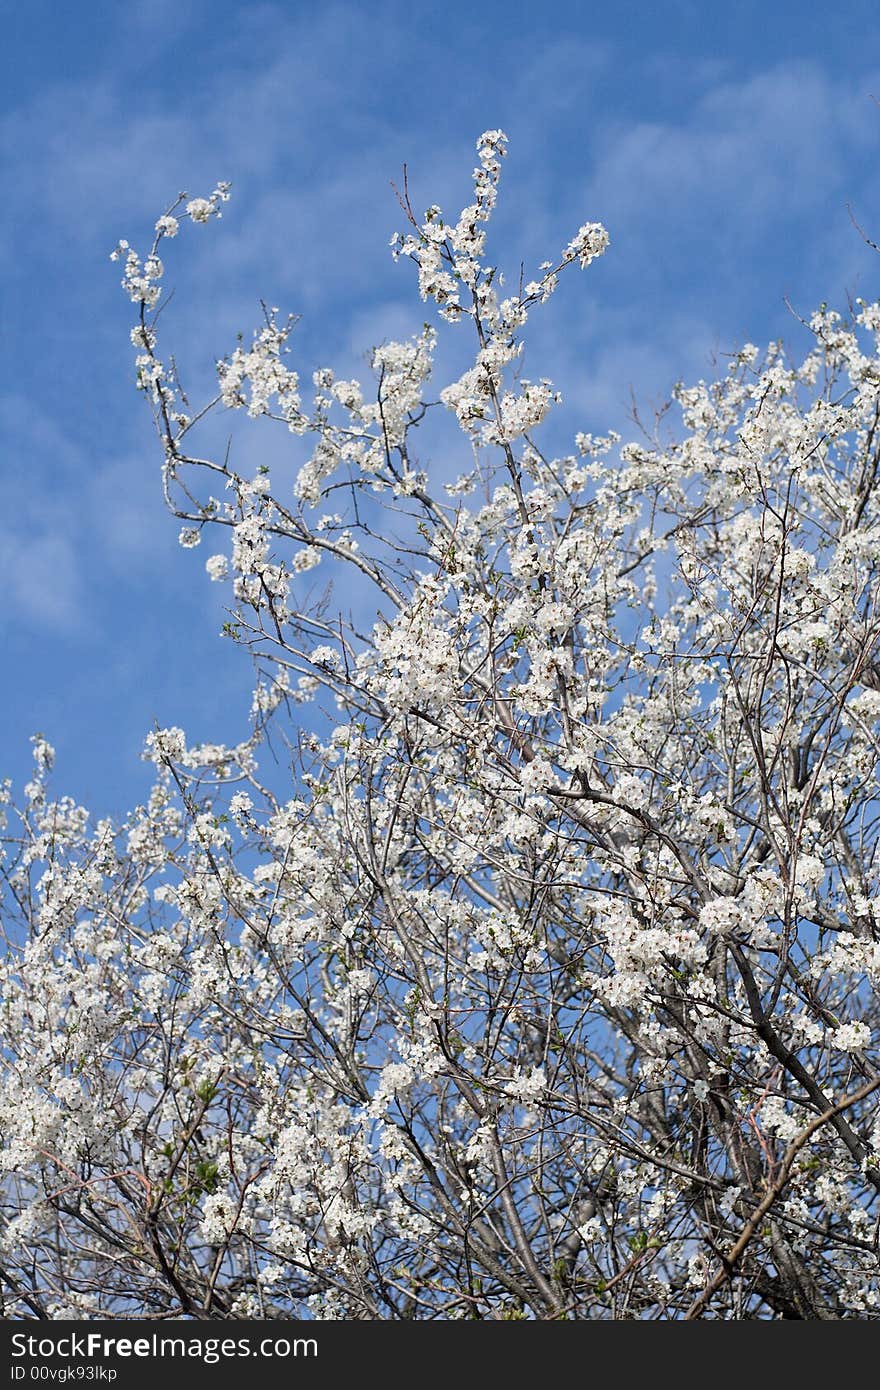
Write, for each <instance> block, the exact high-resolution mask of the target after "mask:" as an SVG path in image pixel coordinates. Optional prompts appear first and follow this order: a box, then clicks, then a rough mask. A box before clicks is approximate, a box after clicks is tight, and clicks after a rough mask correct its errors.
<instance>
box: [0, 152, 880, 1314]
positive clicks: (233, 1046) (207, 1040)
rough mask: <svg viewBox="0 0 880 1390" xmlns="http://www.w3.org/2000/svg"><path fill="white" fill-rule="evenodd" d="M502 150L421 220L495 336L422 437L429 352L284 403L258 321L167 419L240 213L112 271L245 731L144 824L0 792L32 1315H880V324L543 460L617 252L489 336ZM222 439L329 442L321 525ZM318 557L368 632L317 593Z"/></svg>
mask: <svg viewBox="0 0 880 1390" xmlns="http://www.w3.org/2000/svg"><path fill="white" fill-rule="evenodd" d="M504 149H505V138H504V136H503V134H502V133H501V132H500V131H489V132H487V133H486V134H485V135H484V136H483V137H482V138H481V140H480V141H479V144H478V151H479V166H478V168H477V170H476V173H475V192H474V199H473V203H472V204H471V205H470V206H469V207H467V208H465V209H464V211H463V212H462V214H461V216H460V218H459V219H458V220H457V221H454V222H452V221H449V222H448V221H446V220H445V218H444V216H443V214H442V212H441V211H440V209H439V208H437V207H432V208H429V209H428V211H427V213H426V215H425V217H424V218H423V219H421V220H420V219H419V218H418V217H417V216H416V215H415V213H414V212H413V209H412V206H411V204H410V201H409V197H408V194H406V193H404V196H403V197H402V200H401V202H402V209H403V213H404V214H405V217H406V228H405V231H404V233H403V234H402V235H400V236H397V237H395V238H394V241H393V243H392V245H393V251H394V254H395V256H397V257H399V258H400V259H402V260H406V261H411V262H414V263H415V266H416V268H417V271H418V280H419V287H420V290H421V295H422V298H423V299H426V300H431V301H433V302H434V303H435V304H436V306H437V307H438V309H439V314H440V317H441V318H442V319H443V320H445V321H446V322H447V323H449V324H451V325H454V331H455V332H456V333H458V334H461V333H469V334H471V335H473V337H472V341H473V344H474V349H475V356H474V359H473V365H472V366H471V367H470V369H469V370H468V371H466V372H465V374H464V375H463V376H462V377H461V378H460V379H459V380H457V381H455V382H454V383H452V384H451V385H448V386H447V387H446V388H445V389H444V390H441V391H440V392H439V401H437V402H436V403H435V404H434V405H429V403H428V396H427V388H428V381H429V378H430V374H431V368H432V350H433V348H434V343H435V333H434V330H433V329H431V328H429V327H426V328H425V330H424V332H423V333H422V334H421V335H420V336H418V337H417V338H415V339H414V340H413V341H411V342H407V343H396V342H386V343H384V344H382V345H380V346H378V347H376V348H375V349H374V350H373V353H372V357H371V374H370V379H369V384H368V385H364V384H361V383H359V382H357V381H351V380H339V379H338V378H337V377H336V376H335V375H334V373H333V372H332V371H330V370H329V369H321V370H319V371H317V372H315V374H314V377H313V383H314V390H313V393H310V394H311V400H310V402H309V403H308V404H306V403H305V401H304V397H303V392H302V390H301V386H300V381H299V379H298V376H297V374H296V373H295V372H294V371H292V370H291V369H290V367H289V366H288V365H287V353H288V338H289V335H290V332H291V328H292V321H288V322H282V321H281V320H279V318H278V315H277V312H276V311H269V310H266V312H265V317H264V322H263V325H262V327H261V328H260V329H259V331H258V332H257V333H256V335H255V336H254V338H253V341H252V343H251V344H250V345H249V346H245V345H243V344H241V343H240V344H239V346H238V347H237V348H236V349H235V351H234V352H233V353H232V354H231V355H230V356H227V357H226V358H224V359H223V360H222V361H221V362H220V363H219V364H218V374H219V390H218V393H217V395H216V397H215V398H214V399H211V400H210V401H209V402H207V403H206V404H205V405H204V406H203V407H201V408H198V409H196V408H194V407H192V406H191V405H190V404H189V401H188V397H187V396H186V395H185V394H184V391H183V388H182V387H181V385H180V382H179V380H178V376H177V370H176V368H172V366H171V365H170V363H171V362H172V360H173V359H171V358H170V357H169V356H167V355H166V354H165V353H161V354H160V349H159V344H158V340H157V315H158V312H159V310H160V308H161V307H162V306H161V302H160V284H161V277H162V271H163V267H162V264H161V261H160V258H159V251H160V248H161V249H163V250H164V245H163V244H164V243H165V242H167V241H169V240H170V239H171V238H173V237H175V236H176V235H177V233H178V231H179V229H180V226H181V224H182V223H185V222H186V221H187V220H188V221H190V222H194V223H204V222H209V221H211V220H212V219H214V218H216V217H218V216H219V215H220V213H221V210H222V205H223V203H224V202H225V200H226V199H227V197H228V187H227V186H226V185H224V184H220V185H218V187H217V189H216V190H215V191H214V193H213V194H212V195H211V197H209V198H206V199H198V198H197V199H194V200H192V201H189V202H186V201H185V199H182V200H180V201H179V202H178V203H177V204H175V205H174V207H172V208H171V209H170V210H169V211H168V212H167V213H166V214H165V216H163V217H162V218H160V220H159V222H158V223H157V226H156V233H155V240H154V242H153V246H152V249H151V250H150V252H149V253H148V254H147V255H146V256H145V257H144V258H143V259H141V257H139V256H138V255H137V254H136V252H135V251H134V250H132V249H131V248H130V247H129V246H128V244H127V243H125V242H122V243H120V245H119V247H118V248H117V252H116V253H114V254H115V256H116V257H117V258H120V257H121V258H122V260H123V263H124V271H125V275H124V284H125V287H126V289H127V291H128V292H129V294H130V296H131V299H132V300H133V302H134V303H135V305H136V306H137V315H138V318H137V324H136V326H135V328H134V330H133V333H132V340H133V342H134V344H135V346H136V350H137V372H138V382H139V385H140V386H141V388H142V389H143V391H144V392H145V394H146V395H147V397H148V398H149V400H150V402H151V404H152V409H153V413H154V417H155V422H156V427H157V430H158V434H159V438H160V440H161V444H162V450H163V457H164V464H163V483H164V489H165V497H166V501H167V503H168V506H169V507H170V509H171V511H172V512H173V514H174V515H175V516H176V517H177V518H179V520H180V521H181V522H182V524H183V529H182V531H181V533H180V539H181V543H182V544H183V545H184V546H187V547H195V546H196V545H197V544H198V543H199V542H200V541H201V540H202V538H203V537H204V536H214V537H216V538H219V539H218V540H217V543H216V553H212V554H211V556H210V558H209V559H208V560H207V565H206V569H207V571H208V574H209V575H210V577H211V578H212V579H214V580H216V581H218V582H219V583H223V584H227V585H229V586H230V590H231V603H232V604H233V612H232V615H231V620H230V622H229V623H228V624H227V629H226V630H227V633H228V635H229V636H230V637H232V639H233V640H234V641H236V642H238V643H239V644H240V645H241V646H242V647H243V648H245V649H246V650H247V651H248V652H249V653H250V654H251V656H252V657H253V659H254V661H255V664H256V668H257V682H256V690H255V694H254V703H253V726H252V729H251V730H250V732H249V734H248V736H247V737H246V738H244V739H243V741H242V742H241V743H239V744H238V745H237V746H234V747H219V746H215V745H204V744H202V745H193V744H192V743H190V742H188V740H187V739H186V737H185V735H184V733H183V732H182V731H181V730H180V729H177V728H168V729H156V730H154V731H153V732H152V733H151V734H150V736H149V738H148V740H147V756H148V757H149V758H150V759H152V762H153V764H154V765H155V770H156V777H155V785H154V787H153V790H152V792H151V795H150V798H149V801H148V803H147V805H145V806H139V807H137V808H136V810H135V811H134V812H133V813H132V814H131V815H130V816H129V818H128V819H127V820H126V821H125V823H124V824H121V825H113V824H111V823H109V822H107V821H100V822H98V823H97V824H94V823H93V822H92V821H91V820H90V819H89V816H88V814H87V812H86V811H85V810H83V809H82V808H80V807H79V806H77V805H75V804H73V803H72V802H71V801H69V800H65V799H61V800H57V799H53V797H52V796H51V795H50V791H49V787H48V774H49V770H50V767H51V762H52V752H51V749H50V747H49V746H48V745H47V744H46V743H45V741H43V740H42V739H37V740H35V746H34V753H35V759H36V771H35V775H34V778H33V781H32V782H31V784H30V785H29V786H28V787H26V788H25V791H24V799H23V802H22V804H21V805H20V806H14V804H13V802H12V799H11V793H10V792H9V789H8V788H7V803H8V804H7V814H6V829H5V832H4V835H5V840H4V844H5V860H4V866H3V883H4V898H3V907H2V923H3V929H4V941H5V947H4V952H3V957H2V977H3V979H2V983H3V991H2V994H3V1004H2V1013H0V1029H2V1048H3V1059H4V1070H5V1082H4V1087H3V1091H2V1098H0V1139H2V1150H0V1164H2V1170H3V1182H2V1231H0V1278H2V1294H3V1307H2V1311H3V1314H4V1316H7V1317H15V1318H18V1317H23V1318H30V1317H50V1318H58V1317H65V1316H66V1317H82V1316H95V1315H101V1314H105V1315H106V1314H117V1315H121V1316H130V1317H135V1316H137V1317H147V1318H149V1317H156V1318H163V1317H168V1316H172V1315H175V1314H176V1315H190V1316H198V1317H207V1318H247V1317H269V1318H289V1317H319V1318H334V1317H346V1318H359V1319H379V1318H381V1319H395V1318H422V1319H423V1318H489V1319H499V1318H502V1319H503V1318H537V1319H554V1318H578V1319H590V1318H594V1319H611V1318H661V1319H667V1318H669V1319H681V1318H698V1317H703V1316H705V1317H710V1318H711V1317H714V1318H722V1319H724V1318H726V1319H738V1318H777V1317H782V1318H820V1319H836V1318H874V1317H876V1316H877V1315H878V1314H877V1309H878V1306H880V1305H878V1294H880V1280H878V1230H880V1224H878V1223H880V1201H878V1193H880V1112H878V1108H877V1107H878V1097H880V1092H878V1089H877V1088H878V1087H880V1072H878V1070H877V1060H876V1059H877V1052H876V1045H877V1041H878V1034H877V1029H878V1027H880V1017H878V1006H877V997H876V993H875V987H876V983H877V977H878V975H880V915H878V911H877V907H876V903H877V900H878V892H880V887H878V874H880V860H878V826H880V819H878V813H880V806H878V801H877V797H876V793H875V783H876V776H877V764H878V754H880V742H878V730H880V655H878V643H880V607H878V599H880V487H878V469H880V432H878V425H880V351H878V343H877V334H878V333H880V305H877V304H865V303H863V302H861V301H858V302H857V304H856V305H855V307H854V310H853V312H852V314H851V316H850V317H849V318H848V319H843V318H842V317H841V316H839V315H838V314H836V313H834V312H831V311H829V310H828V309H826V308H823V309H822V310H821V311H820V312H819V313H817V314H816V315H815V316H814V317H813V318H812V319H811V320H810V322H809V324H808V325H807V327H808V329H809V331H810V333H811V335H812V336H811V342H810V348H809V351H808V352H807V354H806V356H805V358H804V360H803V361H800V362H792V361H790V360H789V358H788V357H787V356H786V355H785V354H784V353H783V350H782V348H781V347H780V346H779V345H774V346H772V347H771V348H769V349H768V350H767V351H766V352H764V353H760V352H759V351H758V349H757V348H755V347H753V346H746V347H745V348H743V350H742V351H740V352H738V353H737V354H736V355H735V356H734V357H733V358H732V359H731V360H730V362H729V364H728V367H727V370H726V372H725V373H724V375H723V376H722V378H721V379H720V380H719V381H717V382H715V383H712V384H706V383H703V382H701V383H699V384H698V385H697V386H695V387H692V388H687V389H685V388H683V387H679V388H677V389H676V391H675V393H674V399H675V401H676V402H677V404H678V406H679V407H680V409H681V414H682V422H683V423H682V428H681V429H680V430H679V431H678V432H677V433H676V434H675V435H672V436H670V437H665V436H664V435H663V434H662V433H661V430H662V418H661V422H660V423H658V426H657V429H656V430H655V432H654V434H651V433H649V432H646V431H643V432H642V433H641V435H640V437H639V440H638V441H637V442H635V443H627V444H622V441H621V439H620V438H619V437H618V436H617V435H614V434H609V435H608V436H606V437H602V438H599V437H595V436H593V435H589V434H579V435H578V436H577V437H576V440H575V447H574V450H573V452H572V453H570V454H568V455H566V456H564V457H549V456H547V454H546V453H545V452H543V451H542V449H541V448H540V446H539V443H538V427H539V425H540V424H541V422H542V420H543V418H544V416H545V415H546V414H547V412H548V411H549V410H550V409H551V408H552V406H553V405H554V404H555V403H556V401H557V400H558V396H557V395H556V393H555V392H554V390H553V388H552V386H551V384H550V383H549V382H548V381H546V380H531V381H526V380H524V379H522V376H521V373H520V372H519V371H518V370H517V368H518V364H519V361H520V354H521V350H522V345H523V335H524V331H525V328H526V324H527V320H528V318H529V316H530V314H531V313H532V312H533V311H535V310H537V309H538V308H539V307H540V305H541V304H542V303H543V302H544V301H545V300H547V299H548V298H549V296H550V295H551V294H552V293H553V292H554V290H555V289H556V287H557V282H558V280H559V278H560V276H562V275H563V273H564V272H566V271H568V269H569V267H571V266H573V265H575V264H576V263H579V264H580V265H582V266H587V265H589V263H590V262H591V261H592V260H593V259H594V258H595V257H597V256H599V255H601V254H602V253H603V252H604V251H605V249H606V247H607V245H608V237H607V235H606V233H605V231H604V229H603V228H602V227H601V226H600V225H598V224H595V223H592V224H587V225H586V226H584V227H582V228H581V229H580V231H579V232H578V233H577V235H576V237H575V238H574V239H573V240H572V242H571V243H570V244H569V245H568V246H567V247H566V249H565V251H564V252H563V253H562V254H561V255H560V256H559V257H557V258H556V259H555V260H552V261H548V262H546V263H545V264H543V265H542V266H541V267H540V268H539V270H538V271H537V272H536V278H535V279H533V280H530V281H525V278H524V277H522V278H521V280H520V282H519V283H518V284H517V287H516V288H515V289H514V290H513V291H512V292H511V293H509V294H507V295H506V297H505V292H504V291H503V289H502V286H503V278H502V276H501V275H500V274H498V273H497V272H496V270H495V268H494V267H493V266H491V265H490V264H488V263H487V262H486V260H485V248H484V241H485V234H486V224H487V222H488V221H489V218H490V214H491V212H492V209H493V205H494V203H495V198H496V191H497V185H498V176H499V170H500V166H501V159H502V156H503V154H504ZM434 394H435V395H436V394H437V393H436V388H435V392H434ZM240 409H243V410H245V411H246V412H247V414H248V415H250V416H252V417H269V419H270V420H272V421H279V420H280V421H282V422H284V424H286V426H287V427H288V428H289V430H290V431H291V432H292V433H293V434H294V435H295V436H299V437H300V440H301V441H302V442H301V443H296V442H292V447H293V449H294V450H296V449H299V450H301V452H302V458H301V464H302V466H301V467H300V469H299V472H298V476H297V480H296V485H295V489H294V493H293V495H291V491H290V488H289V486H287V487H281V486H275V485H273V480H272V477H271V475H270V472H269V469H268V467H267V466H266V465H265V464H260V463H257V464H256V466H253V467H249V468H248V467H244V466H239V467H235V466H234V461H233V460H231V459H230V458H228V457H225V456H221V457H219V458H215V457H212V456H211V455H210V452H209V451H208V450H197V449H196V447H195V441H196V439H197V438H198V437H199V434H200V431H201V432H202V437H203V438H206V437H207V434H206V431H207V433H210V429H209V421H208V417H209V416H212V415H213V414H215V413H216V412H220V411H223V410H229V411H235V410H240ZM445 412H451V413H452V415H454V417H455V419H456V421H457V426H459V427H460V435H459V438H460V439H461V435H463V439H461V447H460V459H459V463H458V466H457V467H452V468H447V467H446V466H445V465H444V472H443V474H442V476H440V477H432V476H431V471H430V470H425V469H422V468H421V467H420V465H419V461H418V457H417V443H416V442H417V439H418V432H419V429H420V428H422V430H423V433H424V430H425V429H426V428H431V421H432V420H433V419H434V418H435V417H436V416H437V415H438V414H440V415H444V416H445ZM203 455H204V456H203ZM258 457H259V456H258ZM456 473H460V476H457V477H456ZM320 563H324V564H325V566H329V567H330V570H331V572H332V573H333V574H335V575H336V576H340V575H341V576H343V577H344V576H345V575H346V574H348V575H350V576H351V577H352V580H353V582H354V587H353V588H352V590H351V592H352V593H355V592H357V593H359V594H365V595H366V597H365V598H364V601H363V603H362V604H361V608H362V609H368V610H369V611H370V612H371V613H373V614H375V620H373V619H372V618H371V620H370V621H369V622H363V621H360V620H359V619H358V618H357V617H356V615H355V616H353V617H351V618H350V620H348V621H346V620H345V618H344V615H343V614H342V613H341V612H335V611H333V610H332V609H331V608H330V606H329V601H328V600H327V598H326V596H325V597H324V598H323V599H322V600H315V601H314V602H311V603H310V602H308V601H307V600H306V598H305V597H304V595H306V594H307V593H308V592H309V587H308V586H309V585H310V579H305V578H303V576H304V575H305V574H306V573H307V572H309V571H311V570H312V569H313V568H314V567H315V566H317V565H318V564H320ZM377 607H378V612H376V610H377ZM322 701H323V705H322ZM307 702H313V709H312V710H306V709H303V708H302V707H303V706H304V705H305V704H306V703H307ZM322 709H323V710H324V713H323V714H322V713H321V712H320V711H321V710H322ZM328 712H329V715H330V717H329V718H328V717H327V714H328ZM273 739H274V740H275V743H274V746H275V747H279V746H282V742H283V746H285V747H286V749H287V750H288V751H289V767H288V768H287V769H286V772H285V777H286V785H280V786H279V780H280V779H279V777H278V775H277V773H273V774H272V775H265V776H264V775H263V773H262V771H261V767H260V766H259V765H258V753H259V752H260V749H261V748H265V747H267V746H268V745H269V744H270V742H271V740H273Z"/></svg>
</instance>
